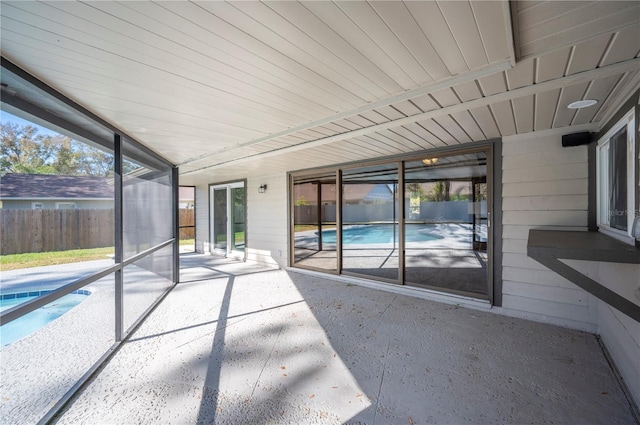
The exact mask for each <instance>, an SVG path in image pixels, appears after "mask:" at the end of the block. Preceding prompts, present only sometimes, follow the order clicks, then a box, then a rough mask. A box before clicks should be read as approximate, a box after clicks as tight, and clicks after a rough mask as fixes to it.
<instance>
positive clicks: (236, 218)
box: [229, 187, 245, 252]
mask: <svg viewBox="0 0 640 425" xmlns="http://www.w3.org/2000/svg"><path fill="white" fill-rule="evenodd" d="M244 195H245V190H244V187H234V188H231V203H232V205H233V206H232V208H231V229H230V230H231V235H230V237H229V241H230V244H231V250H232V251H241V252H244V239H245V235H244V232H245V227H244V219H245V196H244Z"/></svg>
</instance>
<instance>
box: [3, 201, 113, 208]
mask: <svg viewBox="0 0 640 425" xmlns="http://www.w3.org/2000/svg"><path fill="white" fill-rule="evenodd" d="M33 202H40V203H42V204H43V205H42V206H43V208H44V209H55V208H56V203H57V202H75V204H76V208H77V209H80V208H82V209H113V201H75V200H71V199H69V200H66V199H63V200H55V199H54V200H46V201H45V200H33V201H31V200H27V201H11V200H8V201H7V200H5V201H2V208H3V209H5V210H30V209H32V208H31V204H32V203H33Z"/></svg>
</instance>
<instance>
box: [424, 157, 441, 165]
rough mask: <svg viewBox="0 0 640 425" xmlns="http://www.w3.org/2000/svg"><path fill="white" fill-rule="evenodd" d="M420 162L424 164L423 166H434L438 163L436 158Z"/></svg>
mask: <svg viewBox="0 0 640 425" xmlns="http://www.w3.org/2000/svg"><path fill="white" fill-rule="evenodd" d="M422 162H423V163H424V165H434V164H435V163H436V162H438V158H425V159H423V160H422Z"/></svg>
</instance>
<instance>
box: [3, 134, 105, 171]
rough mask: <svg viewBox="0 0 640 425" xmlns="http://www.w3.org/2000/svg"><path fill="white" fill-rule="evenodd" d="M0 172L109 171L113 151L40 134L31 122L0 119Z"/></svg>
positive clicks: (58, 136)
mask: <svg viewBox="0 0 640 425" xmlns="http://www.w3.org/2000/svg"><path fill="white" fill-rule="evenodd" d="M0 134H1V137H2V145H1V146H0V174H3V175H4V174H6V173H29V174H59V175H75V176H99V177H108V176H111V175H113V155H112V154H110V153H108V152H104V151H102V150H100V149H97V148H94V147H92V146H89V145H87V144H85V143H81V142H78V141H75V140H72V139H71V138H69V137H66V136H63V135H61V134H57V135H43V134H39V133H38V129H37V127H35V126H32V125H25V126H21V125H18V124H15V123H10V122H9V123H2V125H1V128H0Z"/></svg>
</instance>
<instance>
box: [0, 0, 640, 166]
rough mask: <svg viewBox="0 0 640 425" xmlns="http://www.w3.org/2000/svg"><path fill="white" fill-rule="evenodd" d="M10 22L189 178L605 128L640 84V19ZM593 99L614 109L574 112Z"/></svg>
mask: <svg viewBox="0 0 640 425" xmlns="http://www.w3.org/2000/svg"><path fill="white" fill-rule="evenodd" d="M599 3H606V5H603V4H599ZM510 4H511V8H512V13H513V21H512V19H511V16H510V14H509V5H510ZM0 13H1V16H2V21H1V22H0V24H1V25H0V26H1V31H2V32H1V43H2V44H1V46H2V55H3V56H5V57H6V58H8V59H9V60H11V61H13V62H14V63H16V64H17V65H19V66H21V67H23V68H24V69H26V70H27V71H29V72H31V73H33V74H34V75H35V76H37V77H38V78H40V79H42V80H43V81H45V82H47V83H49V84H50V85H51V86H53V87H54V88H56V89H58V90H59V91H61V92H62V93H64V94H66V95H67V96H69V97H70V98H72V99H74V100H76V101H78V102H79V103H80V104H82V105H83V106H86V107H87V108H88V109H90V110H91V111H93V112H95V113H96V114H97V115H99V116H101V117H103V118H104V119H105V120H107V121H109V122H111V123H113V124H114V125H116V126H118V127H120V128H122V129H123V130H124V131H126V132H127V133H129V134H131V135H132V136H134V137H136V138H138V140H139V141H141V142H142V143H144V144H146V145H147V146H149V147H151V148H152V149H154V150H155V151H157V152H159V153H160V154H161V155H163V156H165V157H167V158H169V159H170V160H172V161H174V162H175V163H178V164H181V166H180V170H181V174H183V175H184V176H185V177H186V178H187V179H193V178H194V176H197V175H198V174H201V175H202V176H204V177H203V178H208V179H211V178H214V176H215V175H220V174H221V173H222V174H225V176H229V177H231V176H235V177H242V176H243V175H244V176H247V175H252V174H256V173H257V174H260V173H271V172H273V173H277V172H282V170H293V169H300V168H306V167H315V166H322V165H327V164H332V163H339V162H349V161H356V160H361V159H367V158H375V157H381V156H388V155H395V154H400V153H406V152H415V151H419V150H426V149H432V148H437V147H442V146H451V145H458V144H463V143H468V142H471V141H476V140H485V139H490V138H494V137H501V136H508V135H513V134H522V133H527V132H531V131H541V130H546V129H551V128H558V127H564V126H570V125H580V124H588V123H597V122H601V121H603V120H606V119H607V118H608V117H609V116H610V115H611V114H612V113H613V111H615V109H616V108H617V107H618V106H619V105H620V103H621V102H622V101H623V100H624V98H625V97H626V96H628V95H629V94H630V93H631V92H632V91H633V90H635V89H637V88H638V86H639V85H640V83H639V81H640V73H639V71H638V70H639V69H640V64H639V61H640V59H637V58H638V57H640V16H639V13H640V4H638V2H573V1H569V2H565V1H552V2H536V1H531V2H511V3H507V2H504V1H498V2H496V1H486V2H485V1H473V2H469V1H459V2H449V1H443V2H430V1H419V2H406V3H405V2H384V1H382V2H195V3H187V2H157V3H151V2H124V3H117V2H86V3H79V2H45V3H39V2H31V1H25V2H5V1H3V2H2V9H1V11H0ZM512 22H513V25H514V28H513V33H512V28H511V25H512ZM512 34H513V36H512ZM513 38H515V45H514V43H513ZM514 50H515V52H517V53H518V55H519V56H518V62H517V64H515V66H513V65H514ZM581 99H597V100H598V104H597V105H596V106H594V107H592V108H586V109H583V110H578V111H576V110H569V109H567V108H566V105H567V104H569V103H570V102H573V101H576V100H581ZM238 165H241V167H238Z"/></svg>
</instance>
